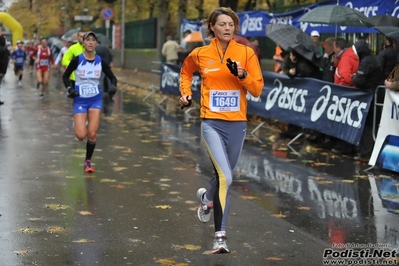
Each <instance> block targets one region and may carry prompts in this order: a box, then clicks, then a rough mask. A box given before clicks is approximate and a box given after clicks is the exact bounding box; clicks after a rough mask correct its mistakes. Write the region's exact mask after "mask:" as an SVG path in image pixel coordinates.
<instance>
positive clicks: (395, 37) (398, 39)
mask: <svg viewBox="0 0 399 266" xmlns="http://www.w3.org/2000/svg"><path fill="white" fill-rule="evenodd" d="M385 36H386V37H388V38H390V39H393V40H395V42H397V43H398V42H399V31H394V32H391V33H389V34H387V35H385Z"/></svg>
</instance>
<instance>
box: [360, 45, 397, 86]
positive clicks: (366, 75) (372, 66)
mask: <svg viewBox="0 0 399 266" xmlns="http://www.w3.org/2000/svg"><path fill="white" fill-rule="evenodd" d="M354 46H355V49H356V52H357V55H358V57H359V60H360V63H359V67H358V69H357V71H356V73H355V74H354V75H353V76H352V81H353V83H355V85H356V88H360V89H365V90H372V91H374V90H375V88H376V87H377V86H378V85H382V84H384V75H383V72H382V67H381V63H380V62H379V61H378V60H377V58H376V57H375V56H374V55H373V54H372V52H371V49H370V47H369V44H368V43H367V42H366V41H365V40H358V41H357V42H356V43H355V44H354ZM395 59H396V58H395ZM392 69H393V68H392ZM392 69H391V70H392Z"/></svg>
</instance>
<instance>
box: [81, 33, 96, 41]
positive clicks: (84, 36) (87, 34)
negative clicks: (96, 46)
mask: <svg viewBox="0 0 399 266" xmlns="http://www.w3.org/2000/svg"><path fill="white" fill-rule="evenodd" d="M90 35H92V36H93V37H94V39H96V41H97V35H96V34H95V33H94V32H92V31H88V32H86V33H85V35H83V40H85V39H87V37H89V36H90Z"/></svg>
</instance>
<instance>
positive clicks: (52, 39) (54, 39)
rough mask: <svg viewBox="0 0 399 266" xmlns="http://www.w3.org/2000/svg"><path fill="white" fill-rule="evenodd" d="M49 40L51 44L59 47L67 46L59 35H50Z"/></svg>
mask: <svg viewBox="0 0 399 266" xmlns="http://www.w3.org/2000/svg"><path fill="white" fill-rule="evenodd" d="M47 42H48V44H49V45H54V46H56V47H57V48H59V49H61V48H62V47H64V46H65V44H64V42H63V41H62V40H61V39H58V38H57V37H50V38H48V40H47Z"/></svg>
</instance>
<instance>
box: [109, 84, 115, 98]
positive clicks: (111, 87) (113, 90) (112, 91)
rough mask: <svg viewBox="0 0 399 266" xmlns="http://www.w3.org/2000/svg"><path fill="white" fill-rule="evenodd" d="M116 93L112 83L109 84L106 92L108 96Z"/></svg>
mask: <svg viewBox="0 0 399 266" xmlns="http://www.w3.org/2000/svg"><path fill="white" fill-rule="evenodd" d="M115 93H116V87H115V86H114V85H111V86H110V87H109V89H108V94H109V96H111V97H112V96H114V94H115Z"/></svg>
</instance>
